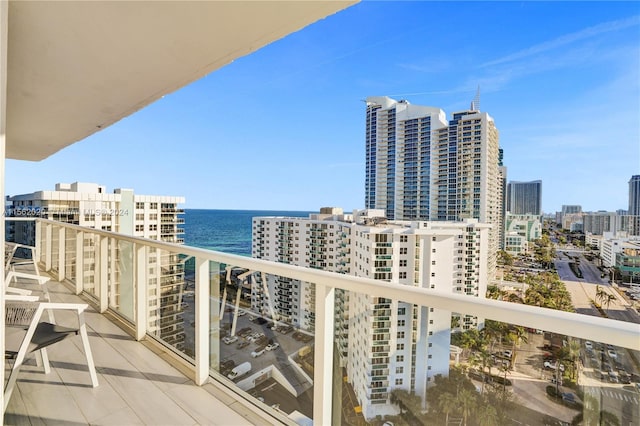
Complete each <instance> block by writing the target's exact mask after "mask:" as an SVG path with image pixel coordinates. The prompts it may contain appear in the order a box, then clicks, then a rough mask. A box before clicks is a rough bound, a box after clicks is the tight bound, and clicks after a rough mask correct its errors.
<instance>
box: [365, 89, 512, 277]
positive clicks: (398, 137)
mask: <svg viewBox="0 0 640 426" xmlns="http://www.w3.org/2000/svg"><path fill="white" fill-rule="evenodd" d="M366 102H367V112H366V173H365V206H366V207H367V208H376V209H382V210H384V211H385V213H386V216H387V217H388V218H389V219H396V220H416V219H420V220H447V221H460V220H463V219H469V218H475V219H478V220H479V221H480V222H482V223H489V224H493V225H494V227H493V229H492V230H491V237H490V249H489V253H496V252H497V250H498V247H499V240H500V229H501V228H502V227H503V198H502V190H501V188H500V181H501V174H500V170H499V166H498V164H499V161H500V160H499V134H498V129H497V128H496V126H495V123H494V120H493V118H492V117H491V116H489V114H487V113H486V112H480V111H478V110H476V109H475V108H474V107H473V106H474V105H473V104H472V108H471V109H470V110H468V111H461V112H456V113H454V114H453V117H452V119H451V120H449V122H448V123H447V122H446V121H445V114H444V112H443V111H442V110H441V109H439V108H433V107H424V106H417V105H411V104H409V102H407V101H404V100H403V101H395V100H393V99H391V98H388V97H369V98H367V100H366ZM489 263H490V269H491V270H493V269H494V267H495V256H491V255H490V257H489Z"/></svg>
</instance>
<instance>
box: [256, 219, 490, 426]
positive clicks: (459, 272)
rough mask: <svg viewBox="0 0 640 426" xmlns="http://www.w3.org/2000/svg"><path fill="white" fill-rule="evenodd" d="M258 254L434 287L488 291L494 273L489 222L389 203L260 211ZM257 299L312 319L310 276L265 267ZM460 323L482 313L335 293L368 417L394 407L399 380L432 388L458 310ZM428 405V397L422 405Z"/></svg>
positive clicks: (442, 368) (348, 363) (344, 355)
mask: <svg viewBox="0 0 640 426" xmlns="http://www.w3.org/2000/svg"><path fill="white" fill-rule="evenodd" d="M253 226H254V229H253V256H254V257H259V258H264V259H269V260H276V261H284V262H287V263H291V264H295V265H300V266H302V265H304V266H308V267H317V268H321V269H326V270H330V271H335V272H341V273H345V274H350V275H354V276H361V277H369V278H374V279H379V280H383V281H391V282H397V283H400V284H403V285H410V286H416V287H423V288H428V289H430V290H432V291H434V292H447V293H459V294H467V295H470V296H473V297H484V295H485V293H486V288H487V282H488V270H487V256H488V251H489V230H490V228H491V227H490V225H487V224H481V223H479V222H478V221H477V220H476V219H467V220H465V221H463V222H448V221H439V222H422V221H387V220H386V219H385V218H384V211H383V210H365V211H354V213H353V215H345V214H343V213H342V211H341V210H339V209H323V210H321V214H320V215H311V216H310V217H309V218H286V217H256V218H254V219H253ZM263 280H266V281H267V283H268V285H267V286H266V291H265V286H264V285H263V284H262V283H261V282H257V283H255V284H254V286H253V290H252V307H253V308H254V309H257V310H260V311H263V312H269V311H271V312H275V313H276V314H277V315H278V319H281V320H287V321H290V322H291V323H292V324H296V325H298V326H300V327H303V328H308V327H312V326H313V324H314V323H313V319H314V315H313V309H314V301H315V296H314V294H313V291H314V289H313V286H312V285H310V284H307V283H303V282H295V281H291V280H284V281H283V280H282V278H278V277H261V278H260V279H259V280H258V281H263ZM452 315H456V316H459V317H460V324H461V328H464V329H468V328H470V327H473V326H477V321H478V319H477V318H475V317H471V316H467V315H464V312H458V313H452V312H449V311H442V310H435V309H432V308H427V307H415V306H414V305H413V304H411V303H408V302H403V301H396V300H387V299H381V298H376V297H371V296H369V295H366V294H345V293H344V292H337V294H336V341H337V342H338V347H339V353H340V356H341V366H343V367H345V368H346V370H347V376H348V378H349V382H350V383H351V385H352V386H353V389H354V391H355V393H356V395H357V397H358V400H359V403H360V405H361V407H362V410H363V414H364V416H365V418H367V419H372V418H375V416H377V415H384V414H393V410H394V407H393V405H391V404H390V402H389V397H390V392H391V391H392V390H393V389H404V390H407V391H410V392H415V394H417V395H419V396H420V397H421V398H422V401H423V405H425V404H426V399H425V398H426V389H427V387H428V385H429V384H430V382H431V381H432V380H433V377H434V376H435V375H437V374H443V375H447V374H448V372H449V345H450V337H451V317H452ZM425 406H426V405H425Z"/></svg>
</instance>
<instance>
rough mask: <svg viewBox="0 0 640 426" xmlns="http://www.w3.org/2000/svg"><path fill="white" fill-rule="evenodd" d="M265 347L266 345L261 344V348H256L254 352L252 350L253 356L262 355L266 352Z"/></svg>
mask: <svg viewBox="0 0 640 426" xmlns="http://www.w3.org/2000/svg"><path fill="white" fill-rule="evenodd" d="M264 350H265V347H264V346H260V347H259V348H257V349H256V350H254V351H253V352H251V356H252V357H253V358H257V357H259V356H260V355H262V354H263V353H264Z"/></svg>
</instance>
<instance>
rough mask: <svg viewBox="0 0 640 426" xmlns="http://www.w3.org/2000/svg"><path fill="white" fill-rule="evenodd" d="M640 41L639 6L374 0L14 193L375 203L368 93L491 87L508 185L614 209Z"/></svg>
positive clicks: (157, 110)
mask: <svg viewBox="0 0 640 426" xmlns="http://www.w3.org/2000/svg"><path fill="white" fill-rule="evenodd" d="M427 15H431V16H438V17H439V19H438V22H435V20H429V21H425V20H424V19H423V17H424V16H427ZM567 16H571V18H572V19H571V20H570V22H568V20H567V19H566V17H567ZM541 19H544V20H545V22H546V23H547V24H546V26H545V28H544V30H541V29H540V28H538V27H539V25H538V23H537V21H539V20H541ZM425 22H428V23H427V24H425ZM387 23H391V26H390V27H391V28H393V27H394V25H393V24H402V25H398V28H399V29H398V30H397V31H391V32H387V31H384V32H383V31H380V28H383V26H382V25H383V24H387ZM384 28H387V26H386V25H385V26H384ZM463 29H464V30H463ZM516 29H517V30H520V31H516ZM506 34H508V35H509V37H506ZM470 36H472V37H470ZM639 39H640V16H639V15H638V8H637V5H634V4H633V3H560V4H557V3H556V4H539V3H523V4H512V3H504V4H503V3H498V4H496V3H492V4H491V7H490V8H487V7H486V5H484V4H482V3H464V4H461V3H431V2H426V3H394V4H391V3H369V2H363V3H361V4H358V5H356V6H354V7H352V8H350V9H347V10H345V11H343V12H341V13H338V14H336V15H333V16H330V17H328V18H327V19H325V20H323V21H320V22H318V23H316V24H313V25H311V26H309V27H307V28H305V29H303V30H301V31H299V32H297V33H294V34H292V35H290V36H288V37H286V38H285V39H282V40H280V41H277V42H275V43H273V44H271V45H269V46H267V47H266V48H264V49H261V50H260V51H258V52H256V53H255V54H253V55H250V56H249V57H245V58H241V59H239V60H237V61H235V62H234V63H232V64H230V65H228V66H226V67H225V68H223V69H222V70H220V71H219V72H217V73H215V74H212V75H210V76H208V77H205V78H204V79H202V80H200V81H197V82H195V83H193V84H191V85H189V86H187V87H185V88H184V89H182V90H180V91H178V92H175V93H173V94H171V95H168V96H166V97H165V98H164V99H162V100H161V101H158V102H156V103H155V104H152V105H151V106H149V107H147V108H145V109H144V110H142V111H140V112H139V113H137V114H134V115H132V116H131V117H128V118H126V119H123V120H122V121H120V122H119V123H116V124H115V125H113V126H111V127H109V128H107V129H105V130H103V131H102V132H99V133H97V134H95V135H93V136H91V137H89V138H87V139H86V140H84V141H82V143H79V144H76V145H73V146H71V147H69V148H67V149H65V150H63V151H61V152H60V153H58V154H55V155H53V156H52V157H50V158H49V159H47V160H44V161H43V162H39V163H28V162H23V161H14V160H9V161H7V171H6V181H7V194H8V195H15V194H19V193H27V192H33V191H34V190H37V189H42V188H50V189H53V185H54V184H55V182H59V181H67V182H76V181H80V182H101V183H104V184H105V185H106V186H107V187H108V188H117V187H135V188H136V189H139V190H140V192H143V193H150V194H162V193H172V194H177V195H184V196H185V197H186V200H187V202H186V205H185V207H187V208H220V209H280V210H315V209H316V208H317V206H319V205H332V206H341V207H344V208H345V210H351V209H353V208H362V207H364V205H363V204H364V203H363V198H362V194H363V192H364V172H363V171H364V159H365V135H364V125H363V120H362V117H363V116H364V113H365V108H366V107H365V105H364V103H363V102H362V100H363V99H364V98H366V97H367V96H384V95H388V96H394V97H396V98H399V99H402V98H405V99H407V100H409V101H410V102H412V103H415V104H420V105H429V106H434V107H439V108H443V109H444V110H445V111H447V113H449V114H450V113H451V112H454V111H457V110H462V109H467V108H468V106H469V103H470V101H471V100H472V99H473V97H474V96H475V91H476V88H477V86H480V89H481V104H480V107H479V109H480V111H483V112H487V113H488V114H490V115H491V116H492V117H494V119H495V120H496V125H497V127H498V129H500V145H501V147H502V148H503V149H504V164H505V166H506V167H507V168H508V175H507V179H508V180H510V181H511V180H514V181H527V180H537V179H540V180H542V181H543V184H544V187H545V191H544V194H543V203H542V204H543V207H544V210H545V212H547V213H549V212H553V211H557V210H560V207H561V205H562V204H580V205H582V206H583V209H584V210H585V211H596V210H608V211H614V210H616V209H620V208H626V206H627V204H628V181H629V178H630V177H631V176H632V175H636V174H638V172H639V171H640V143H639V140H638V139H639V132H638V129H640V119H639V118H638V117H639V116H640V103H639V100H638V99H640V87H639V84H638V81H639V80H640V78H639V77H640V74H639V73H640V71H638V69H639V68H640V66H639V64H640V55H639V54H638V45H639V43H638V41H639ZM470 40H471V41H470ZM629 52H631V54H629ZM447 119H450V116H448V117H447ZM611 141H615V146H614V149H613V150H612V148H611V147H612V145H611ZM121 152H129V153H130V154H129V155H126V156H123V155H122V154H120V153H121ZM612 152H613V154H612ZM283 165H284V167H283ZM167 170H174V171H175V172H176V173H177V174H178V175H179V176H180V178H179V179H176V178H175V176H173V173H167ZM605 195H606V198H604V196H605Z"/></svg>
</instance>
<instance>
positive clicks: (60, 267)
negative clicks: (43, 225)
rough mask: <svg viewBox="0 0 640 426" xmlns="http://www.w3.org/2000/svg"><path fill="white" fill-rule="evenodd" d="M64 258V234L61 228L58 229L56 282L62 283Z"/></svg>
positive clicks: (62, 227) (63, 229)
mask: <svg viewBox="0 0 640 426" xmlns="http://www.w3.org/2000/svg"><path fill="white" fill-rule="evenodd" d="M66 257H67V256H66V232H65V228H64V226H61V227H60V228H58V281H64V278H65V272H66V271H65V263H66Z"/></svg>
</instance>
